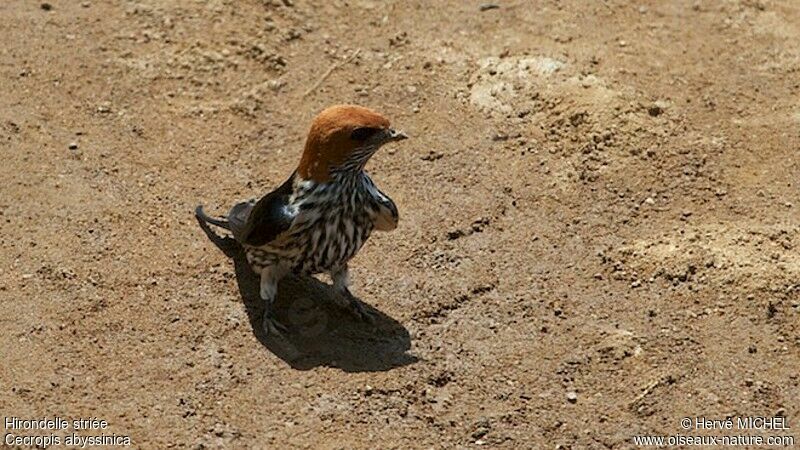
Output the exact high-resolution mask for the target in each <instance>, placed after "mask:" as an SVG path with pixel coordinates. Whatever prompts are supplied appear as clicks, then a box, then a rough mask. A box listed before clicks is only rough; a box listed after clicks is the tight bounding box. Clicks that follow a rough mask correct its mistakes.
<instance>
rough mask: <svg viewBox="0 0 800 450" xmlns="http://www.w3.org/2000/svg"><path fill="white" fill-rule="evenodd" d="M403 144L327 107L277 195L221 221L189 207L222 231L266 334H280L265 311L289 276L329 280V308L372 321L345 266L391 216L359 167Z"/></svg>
mask: <svg viewBox="0 0 800 450" xmlns="http://www.w3.org/2000/svg"><path fill="white" fill-rule="evenodd" d="M407 138H408V136H407V135H406V134H405V133H404V132H402V131H399V130H396V129H394V128H391V126H390V122H389V119H387V118H386V117H385V116H383V115H381V114H380V113H378V112H376V111H373V110H372V109H369V108H366V107H363V106H357V105H335V106H331V107H328V108H326V109H324V110H323V111H322V112H320V113H319V114H318V115H317V116H316V117H315V118H314V120H313V122H312V124H311V128H310V130H309V132H308V135H307V138H306V142H305V147H304V149H303V152H302V155H301V157H300V161H299V163H298V165H297V168H296V169H295V170H294V171H293V172H292V174H291V175H290V176H289V178H288V179H286V181H285V182H284V183H283V184H281V185H280V186H279V187H278V188H276V189H275V190H273V191H272V192H269V193H268V194H266V195H264V196H263V197H261V198H260V199H258V200H256V199H255V198H253V199H250V200H246V201H242V202H239V203H236V204H235V205H234V206H233V207H232V208H231V209H230V211H229V212H228V215H227V217H224V218H223V217H211V216H209V215H207V214H206V213H205V212H204V210H203V206H202V205H199V206H197V208H196V209H195V214H196V216H197V217H198V218H199V219H200V220H202V221H204V222H206V223H208V224H211V225H215V226H218V227H221V228H223V229H226V230H228V231H229V232H230V233H231V234H232V235H233V238H234V239H235V240H236V241H237V242H238V243H239V244H241V246H242V248H243V249H244V252H245V255H246V257H247V261H248V264H249V266H250V267H251V268H252V270H253V271H254V272H255V273H256V274H258V275H260V289H259V294H260V297H261V299H262V300H263V302H264V315H263V318H262V328H263V329H264V331H265V332H266V333H267V334H278V335H280V334H282V333H283V332H286V331H287V329H286V327H285V326H283V324H281V323H280V322H278V321H277V320H276V318H275V317H274V314H273V311H272V304H273V302H274V300H275V296H276V294H277V291H278V282H279V281H280V280H281V279H282V278H283V277H284V276H286V275H288V274H290V273H293V274H295V275H316V274H321V273H327V274H329V275H330V277H331V280H332V281H333V288H334V289H335V291H336V293H337V303H339V304H340V306H342V307H344V308H346V309H347V310H349V311H350V312H352V313H353V314H355V315H356V316H357V317H358V318H360V319H362V320H365V321H368V322H372V321H374V317H372V315H371V314H370V313H369V312H368V311H367V310H366V309H365V308H364V306H363V305H362V303H361V302H360V301H359V300H358V299H357V298H356V297H355V296H354V295H353V294H352V292H351V291H350V277H349V270H348V263H349V261H350V260H351V259H352V258H353V257H354V256H355V255H356V254H357V253H358V251H359V250H360V249H361V247H362V246H363V245H364V243H365V242H366V241H367V239H368V238H369V237H370V234H371V233H372V232H373V231H374V230H377V231H392V230H394V229H395V228H397V225H398V221H399V213H398V209H397V205H396V204H395V202H394V201H393V200H392V199H391V198H389V196H388V195H386V194H385V193H383V192H382V191H381V190H380V189H378V187H377V186H376V185H375V183H374V182H373V180H372V178H370V176H369V175H368V174H367V172H366V171H365V166H366V164H367V162H368V161H369V160H370V158H371V157H372V156H373V155H374V154H375V153H376V152H377V151H378V150H379V149H380V148H381V147H382V146H384V145H385V144H388V143H390V142H397V141H401V140H404V139H407Z"/></svg>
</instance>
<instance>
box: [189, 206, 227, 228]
mask: <svg viewBox="0 0 800 450" xmlns="http://www.w3.org/2000/svg"><path fill="white" fill-rule="evenodd" d="M194 214H195V216H197V218H198V219H201V220H203V221H204V222H206V223H210V224H212V225H216V226H218V227H220V228H224V229H226V230H229V231H230V229H231V226H230V224H229V223H228V221H227V220H226V219H217V218H215V217H211V216H209V215H208V214H206V213H205V212H204V211H203V205H197V208H195V210H194Z"/></svg>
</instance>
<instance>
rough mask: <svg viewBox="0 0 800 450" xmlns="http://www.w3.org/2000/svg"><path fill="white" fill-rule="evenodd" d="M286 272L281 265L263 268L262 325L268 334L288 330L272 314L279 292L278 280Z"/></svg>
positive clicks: (261, 292)
mask: <svg viewBox="0 0 800 450" xmlns="http://www.w3.org/2000/svg"><path fill="white" fill-rule="evenodd" d="M285 274H286V270H285V269H284V268H283V267H281V266H280V265H274V266H267V267H265V268H263V269H262V270H261V291H260V294H261V299H262V300H264V317H263V318H262V319H261V326H262V328H264V331H265V332H266V333H267V334H281V332H286V331H287V330H286V327H285V326H283V325H282V324H280V323H279V322H278V321H276V320H275V317H274V316H273V315H272V304H273V303H274V302H275V296H276V295H277V293H278V281H280V280H281V278H283V276H284V275H285Z"/></svg>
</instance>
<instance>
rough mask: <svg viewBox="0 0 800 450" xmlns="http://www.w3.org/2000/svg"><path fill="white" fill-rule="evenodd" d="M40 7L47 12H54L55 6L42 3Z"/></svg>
mask: <svg viewBox="0 0 800 450" xmlns="http://www.w3.org/2000/svg"><path fill="white" fill-rule="evenodd" d="M39 7H40V8H42V9H43V10H45V11H52V10H53V5H51V4H50V3H42V4H41V5H39Z"/></svg>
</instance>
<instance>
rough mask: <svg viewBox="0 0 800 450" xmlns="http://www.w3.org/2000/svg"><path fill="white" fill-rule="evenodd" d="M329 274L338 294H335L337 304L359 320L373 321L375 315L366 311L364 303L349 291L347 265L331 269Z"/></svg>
mask: <svg viewBox="0 0 800 450" xmlns="http://www.w3.org/2000/svg"><path fill="white" fill-rule="evenodd" d="M330 274H331V279H333V288H334V289H335V290H336V292H337V293H338V294H339V296H337V303H339V306H342V307H343V308H346V309H347V310H349V311H350V312H352V313H353V314H355V315H356V316H357V317H358V318H359V319H361V320H364V321H367V322H370V323H372V322H374V321H375V317H374V316H373V315H372V313H370V312H369V311H367V309H366V308H364V304H363V303H361V301H360V300H359V299H357V298H356V297H355V295H353V293H352V292H350V271H349V270H348V269H347V265H344V266H343V267H339V268H337V269H334V270H332V271H331V273H330Z"/></svg>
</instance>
